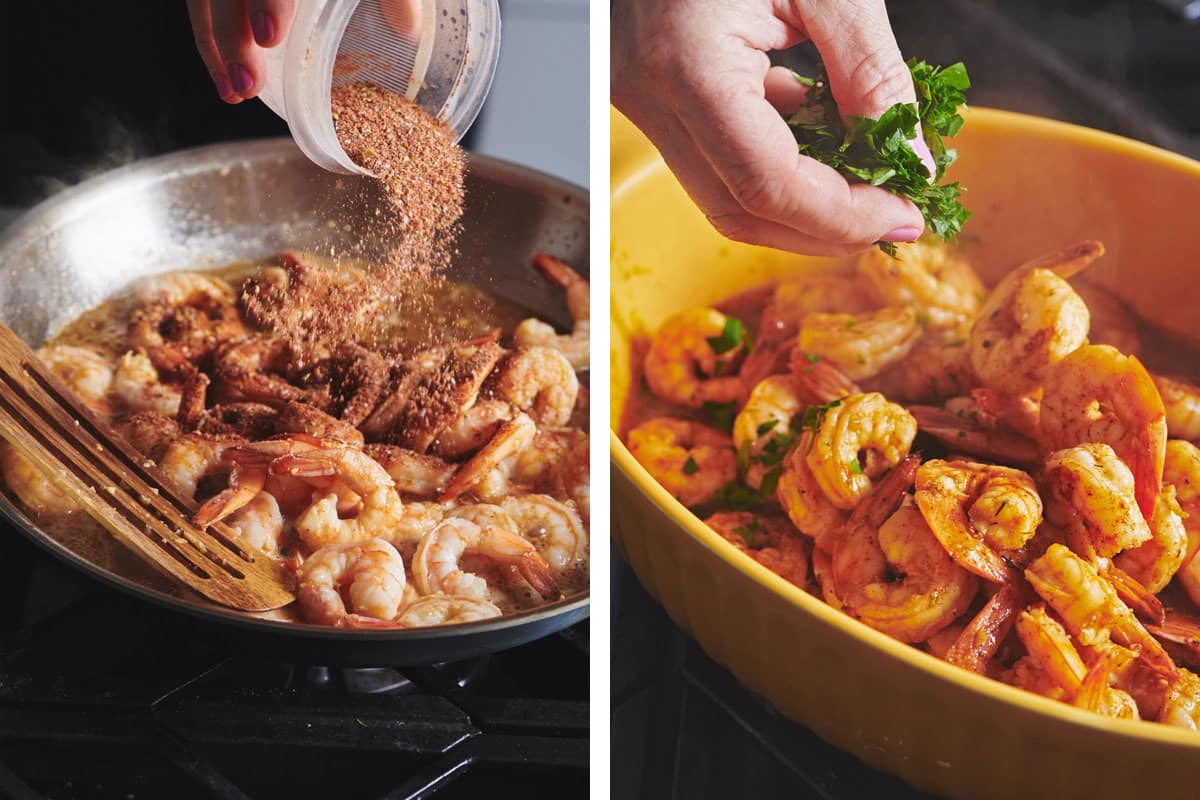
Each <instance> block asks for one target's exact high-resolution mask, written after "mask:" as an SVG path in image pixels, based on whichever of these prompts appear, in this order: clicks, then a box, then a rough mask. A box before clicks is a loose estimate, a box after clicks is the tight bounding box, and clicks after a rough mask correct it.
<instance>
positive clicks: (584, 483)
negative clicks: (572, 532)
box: [555, 435, 592, 523]
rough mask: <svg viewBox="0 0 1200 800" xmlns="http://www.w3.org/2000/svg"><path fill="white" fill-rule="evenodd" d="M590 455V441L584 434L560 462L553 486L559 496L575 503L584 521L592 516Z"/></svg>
mask: <svg viewBox="0 0 1200 800" xmlns="http://www.w3.org/2000/svg"><path fill="white" fill-rule="evenodd" d="M591 456H592V448H591V443H590V440H589V439H588V437H587V436H586V435H585V436H584V437H583V438H582V439H581V440H580V441H579V443H578V444H576V445H575V446H574V447H573V448H571V450H570V452H568V453H567V455H566V458H564V459H563V460H562V461H561V462H560V464H559V468H558V482H557V484H556V487H555V488H556V493H557V494H558V496H559V497H562V498H564V499H567V500H570V501H571V502H573V503H574V504H575V507H576V508H577V509H579V516H581V517H583V521H584V522H585V523H586V522H588V521H589V520H590V519H591V516H592V465H591Z"/></svg>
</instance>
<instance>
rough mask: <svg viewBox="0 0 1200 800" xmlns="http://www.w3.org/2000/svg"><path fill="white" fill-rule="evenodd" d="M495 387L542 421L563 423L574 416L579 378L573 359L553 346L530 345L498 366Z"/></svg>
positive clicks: (516, 404)
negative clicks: (572, 363) (572, 362)
mask: <svg viewBox="0 0 1200 800" xmlns="http://www.w3.org/2000/svg"><path fill="white" fill-rule="evenodd" d="M494 380H495V391H496V393H497V394H498V395H499V396H501V397H503V398H504V399H505V400H507V401H509V402H510V403H512V404H513V405H514V406H516V407H517V408H518V409H520V410H521V411H524V412H526V413H527V414H529V416H530V417H532V418H533V421H534V422H536V423H537V424H539V425H549V426H562V425H566V424H567V423H568V422H570V420H571V412H572V411H574V410H575V400H576V398H577V397H578V396H579V379H578V378H577V377H576V376H575V368H574V367H572V366H571V362H570V361H568V360H567V357H566V356H564V355H563V354H562V353H560V352H559V351H557V350H554V349H553V348H550V347H527V348H522V349H520V350H517V351H516V352H515V353H512V354H510V355H509V356H508V357H507V358H506V359H505V360H504V361H503V362H501V364H500V365H499V366H498V367H497V375H496V377H495V378H494Z"/></svg>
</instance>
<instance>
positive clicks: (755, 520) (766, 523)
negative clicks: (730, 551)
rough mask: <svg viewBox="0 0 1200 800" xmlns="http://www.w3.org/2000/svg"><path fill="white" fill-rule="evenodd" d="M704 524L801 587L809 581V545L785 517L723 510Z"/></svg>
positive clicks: (810, 546)
mask: <svg viewBox="0 0 1200 800" xmlns="http://www.w3.org/2000/svg"><path fill="white" fill-rule="evenodd" d="M704 524H705V525H707V526H708V527H710V528H712V529H713V530H714V531H716V532H717V533H719V534H721V536H723V537H724V538H725V540H726V541H727V542H729V543H730V544H732V545H733V546H734V547H736V548H737V549H738V550H741V551H742V552H743V553H745V554H746V555H748V556H750V557H751V558H753V559H754V560H755V561H757V562H758V563H760V564H762V565H763V566H764V567H766V568H767V569H769V570H771V571H772V572H774V573H775V574H777V575H779V576H780V577H782V578H783V579H784V580H787V581H791V582H792V583H794V584H796V585H797V586H799V587H800V588H802V589H803V588H805V587H806V586H807V585H808V561H809V555H808V554H809V550H811V548H812V545H811V544H810V543H809V542H808V541H807V540H805V539H804V537H802V536H800V534H799V533H798V532H797V531H796V529H795V528H793V527H792V526H791V525H790V524H788V522H787V520H783V519H779V518H777V517H763V516H760V515H758V514H753V513H751V512H749V511H722V512H720V513H718V514H713V515H712V516H711V517H709V518H708V519H706V520H704Z"/></svg>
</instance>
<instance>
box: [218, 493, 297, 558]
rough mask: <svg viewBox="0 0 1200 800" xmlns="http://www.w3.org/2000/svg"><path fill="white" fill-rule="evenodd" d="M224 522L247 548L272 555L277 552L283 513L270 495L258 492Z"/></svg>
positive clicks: (281, 531)
mask: <svg viewBox="0 0 1200 800" xmlns="http://www.w3.org/2000/svg"><path fill="white" fill-rule="evenodd" d="M225 521H226V522H228V523H229V525H230V526H231V527H233V528H234V529H236V530H237V532H238V533H240V534H241V538H242V542H243V543H244V544H245V545H246V546H247V547H252V548H254V549H255V550H261V551H263V552H264V553H268V554H272V555H274V554H277V553H278V552H279V546H280V539H281V538H282V536H283V532H284V520H283V513H282V512H281V511H280V510H279V502H278V501H277V500H276V499H275V498H274V497H272V496H271V495H270V494H268V493H266V492H258V493H257V494H255V495H254V497H252V498H251V499H250V501H249V502H248V503H246V505H244V506H242V507H241V508H240V509H238V510H237V511H235V512H234V513H232V514H230V515H229V516H228V517H226V518H225Z"/></svg>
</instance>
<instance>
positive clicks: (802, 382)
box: [788, 347, 862, 405]
mask: <svg viewBox="0 0 1200 800" xmlns="http://www.w3.org/2000/svg"><path fill="white" fill-rule="evenodd" d="M788 370H789V371H790V372H791V374H792V377H794V378H795V379H796V383H797V384H798V388H799V389H802V390H803V394H805V395H806V396H807V398H806V399H807V400H808V402H809V403H815V404H817V405H823V404H825V403H832V402H833V401H834V400H840V399H841V398H843V397H845V396H846V395H848V394H861V393H862V389H860V388H859V386H858V384H856V383H855V382H854V381H852V380H850V378H849V377H847V375H846V373H844V372H842V371H841V370H840V369H838V368H837V367H836V366H834V365H833V363H832V362H830V361H828V360H826V359H824V358H821V357H820V356H816V355H813V354H812V353H806V352H804V351H803V350H801V349H800V348H798V347H797V348H793V349H792V356H791V358H790V359H788Z"/></svg>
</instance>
